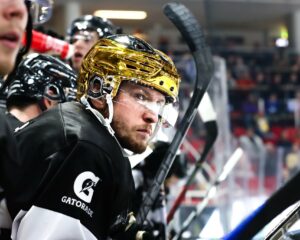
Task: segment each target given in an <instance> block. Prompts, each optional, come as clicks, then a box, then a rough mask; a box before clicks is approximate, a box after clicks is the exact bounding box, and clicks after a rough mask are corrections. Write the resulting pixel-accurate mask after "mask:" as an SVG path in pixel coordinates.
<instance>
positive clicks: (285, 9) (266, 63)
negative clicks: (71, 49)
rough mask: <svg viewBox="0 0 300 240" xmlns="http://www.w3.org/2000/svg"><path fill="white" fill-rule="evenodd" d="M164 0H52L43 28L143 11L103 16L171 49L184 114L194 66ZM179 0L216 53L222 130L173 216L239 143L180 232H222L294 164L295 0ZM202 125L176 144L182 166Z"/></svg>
mask: <svg viewBox="0 0 300 240" xmlns="http://www.w3.org/2000/svg"><path fill="white" fill-rule="evenodd" d="M167 2H168V1H165V0H151V1H149V0H130V1H123V0H109V1H108V0H106V1H104V0H85V1H70V0H55V1H54V9H53V17H52V18H51V20H50V21H49V22H47V23H46V24H44V25H43V27H44V28H45V29H47V30H51V31H53V33H56V36H58V37H61V38H64V36H65V34H66V29H67V26H68V25H69V24H70V23H71V22H72V20H74V19H75V18H77V17H79V16H81V15H83V14H96V11H97V10H126V11H143V13H142V15H144V17H145V18H144V19H139V20H136V19H135V20H133V19H116V18H112V17H111V18H110V19H111V21H112V22H113V23H114V24H115V25H117V26H120V27H121V28H122V29H123V32H124V33H128V34H135V35H139V36H140V37H142V38H144V39H146V40H147V41H148V42H150V43H151V44H152V45H153V46H154V47H156V48H158V49H160V50H162V51H164V52H166V53H168V54H169V55H170V56H171V57H172V58H173V60H174V61H175V63H176V66H177V68H178V70H179V72H180V74H181V77H182V87H181V91H180V108H181V109H182V111H181V113H182V115H183V113H184V110H185V109H186V108H187V106H188V103H189V100H190V96H191V91H192V89H193V83H194V80H195V75H196V71H195V64H194V60H193V58H192V56H191V55H190V53H189V51H188V48H187V46H186V44H185V43H184V42H183V40H182V37H181V36H180V34H179V32H178V31H177V29H176V28H175V27H174V26H173V25H172V23H171V22H170V21H169V20H168V19H167V18H166V17H165V16H164V14H163V11H162V8H163V6H164V4H166V3H167ZM181 2H182V3H183V4H185V5H186V6H187V7H188V8H189V9H190V10H191V11H192V12H193V13H194V15H195V16H196V18H197V19H198V20H199V23H200V24H201V26H202V27H203V29H204V31H205V34H206V38H207V43H208V44H209V46H210V48H211V51H212V53H213V55H214V63H215V72H214V77H213V81H212V83H211V85H210V87H209V91H208V92H209V95H210V97H211V99H212V102H213V105H214V107H215V110H216V113H217V122H218V126H219V135H218V138H217V141H216V142H215V144H214V147H213V150H212V151H211V152H210V154H209V156H208V157H207V159H206V162H205V164H206V165H207V166H206V168H207V171H206V172H205V173H204V172H203V171H199V174H197V176H196V178H195V180H194V182H193V184H192V185H191V186H190V188H189V191H188V192H187V194H186V197H185V199H184V201H183V203H182V205H181V207H180V209H179V211H177V213H176V215H175V217H174V219H173V222H172V224H171V225H172V228H174V229H178V228H180V226H181V224H182V222H183V221H184V220H185V218H186V217H187V215H188V214H189V213H190V212H191V211H192V210H194V209H195V208H196V206H197V205H199V204H201V202H203V198H204V197H205V196H206V194H207V191H208V189H210V188H211V183H212V182H213V180H214V179H215V178H216V177H217V175H218V174H219V173H220V172H221V171H222V169H223V167H224V165H225V163H226V162H227V161H228V159H229V158H230V157H231V156H232V154H233V153H234V152H235V150H236V149H237V148H238V147H240V148H241V149H242V150H243V152H242V154H241V155H240V157H239V159H238V160H239V161H238V163H237V164H236V166H235V167H234V168H233V170H232V171H231V172H230V173H229V175H228V177H227V179H226V180H225V181H224V182H222V183H221V184H220V185H219V186H218V188H217V191H216V194H215V195H214V196H213V197H212V198H211V200H210V201H209V202H208V204H207V205H206V206H205V208H204V209H203V211H202V212H201V213H200V214H199V217H198V218H197V221H195V222H194V223H193V224H191V225H190V227H189V229H188V230H187V231H186V232H185V233H184V235H183V239H199V238H200V237H201V238H203V239H220V238H221V237H222V236H224V235H225V234H226V233H228V232H230V231H231V230H232V229H234V227H235V226H236V225H237V224H238V223H239V222H240V221H241V220H242V219H243V218H244V217H245V216H247V215H248V214H249V213H251V212H252V211H253V210H254V209H256V208H257V207H258V206H259V205H260V204H262V203H263V202H264V201H265V200H266V199H267V198H268V197H269V196H270V195H271V194H272V193H274V192H275V191H276V190H277V189H278V188H279V187H280V186H282V185H283V184H284V183H285V182H286V181H287V180H288V179H289V178H290V177H291V176H293V174H295V173H297V172H298V170H299V167H300V129H299V125H300V55H299V53H300V26H299V25H300V0H185V1H181ZM118 15H119V16H120V13H119V14H118ZM100 16H103V15H100ZM130 16H131V17H133V16H134V14H133V13H130ZM182 115H180V117H182ZM206 134H207V129H205V126H204V124H203V121H202V120H201V118H200V116H196V118H195V120H194V122H193V124H192V126H191V128H190V130H189V131H188V133H187V136H186V138H185V140H184V142H183V144H182V147H181V152H182V154H183V159H184V160H183V161H184V163H185V167H186V172H187V173H189V172H191V170H192V169H193V166H194V163H195V161H196V160H197V159H199V157H200V155H201V151H202V149H203V147H204V145H205V139H206ZM185 180H186V177H182V176H180V177H177V178H176V179H175V180H174V181H172V182H171V183H169V185H168V188H169V195H168V203H167V206H168V207H171V206H172V203H173V201H174V199H175V198H176V196H177V195H176V194H178V189H180V188H181V187H182V186H183V185H184V183H185ZM270 228H271V226H269V228H268V229H270ZM268 229H267V230H264V231H265V232H267V231H268ZM257 239H261V237H259V236H257Z"/></svg>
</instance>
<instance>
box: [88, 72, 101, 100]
mask: <svg viewBox="0 0 300 240" xmlns="http://www.w3.org/2000/svg"><path fill="white" fill-rule="evenodd" d="M87 95H88V96H89V97H91V98H100V97H102V96H103V78H101V77H99V76H97V75H94V76H92V77H91V79H90V81H89V87H88V90H87Z"/></svg>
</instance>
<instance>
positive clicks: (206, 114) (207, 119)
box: [167, 93, 218, 223]
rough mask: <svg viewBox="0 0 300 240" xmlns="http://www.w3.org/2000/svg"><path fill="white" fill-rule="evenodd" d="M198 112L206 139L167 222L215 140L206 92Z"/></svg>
mask: <svg viewBox="0 0 300 240" xmlns="http://www.w3.org/2000/svg"><path fill="white" fill-rule="evenodd" d="M198 111H199V114H200V116H201V118H202V120H203V122H204V126H205V129H206V141H205V146H204V149H203V152H202V154H201V157H200V158H199V159H198V160H197V161H196V165H195V167H194V169H193V171H192V173H191V174H190V176H189V177H188V178H187V181H186V183H185V184H184V187H183V188H182V189H181V192H180V193H179V195H178V197H177V198H176V200H175V201H174V203H173V205H172V207H171V209H170V211H169V213H168V216H167V223H169V222H170V221H171V220H172V219H173V217H174V214H175V212H176V210H177V209H178V207H179V206H180V204H181V202H182V201H183V199H184V197H185V194H186V192H187V190H188V188H189V186H190V185H191V183H192V182H193V180H194V178H195V176H196V174H197V172H198V171H199V169H200V168H201V167H202V163H203V162H204V160H205V159H206V157H207V155H208V153H209V152H210V150H211V148H212V146H213V144H214V142H215V140H216V139H217V136H218V126H217V121H216V118H217V116H216V113H215V111H214V108H213V105H212V103H211V100H210V98H209V95H208V94H207V93H206V94H205V95H204V97H203V99H202V101H201V102H200V105H199V107H198Z"/></svg>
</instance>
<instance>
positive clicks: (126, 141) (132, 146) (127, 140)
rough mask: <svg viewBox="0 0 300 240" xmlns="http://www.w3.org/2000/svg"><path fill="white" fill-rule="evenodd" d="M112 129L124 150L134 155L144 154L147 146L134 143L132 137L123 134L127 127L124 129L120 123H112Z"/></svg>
mask: <svg viewBox="0 0 300 240" xmlns="http://www.w3.org/2000/svg"><path fill="white" fill-rule="evenodd" d="M112 128H113V129H114V131H115V136H116V138H117V139H118V141H119V143H120V144H121V146H122V147H123V148H126V149H128V150H130V151H132V152H134V153H138V154H139V153H143V152H144V151H145V150H146V148H147V146H145V145H143V144H140V143H138V142H136V141H134V139H132V138H131V137H130V136H128V135H124V134H122V132H123V131H122V129H125V127H123V124H121V123H120V122H114V121H113V122H112Z"/></svg>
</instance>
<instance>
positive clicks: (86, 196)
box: [73, 171, 101, 203]
mask: <svg viewBox="0 0 300 240" xmlns="http://www.w3.org/2000/svg"><path fill="white" fill-rule="evenodd" d="M99 180H100V181H101V179H100V178H98V177H96V176H95V174H94V173H92V172H88V171H87V172H83V173H81V174H79V175H78V176H77V178H76V180H75V182H74V186H73V188H74V192H75V194H76V196H77V197H79V198H80V199H81V200H83V201H85V202H87V203H90V202H91V200H92V197H93V194H94V187H95V186H96V185H97V183H98V181H99Z"/></svg>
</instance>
